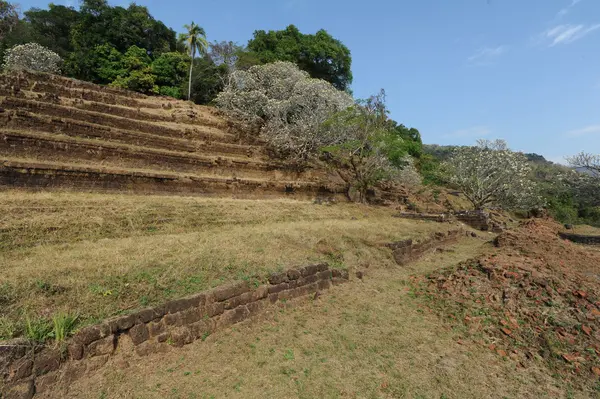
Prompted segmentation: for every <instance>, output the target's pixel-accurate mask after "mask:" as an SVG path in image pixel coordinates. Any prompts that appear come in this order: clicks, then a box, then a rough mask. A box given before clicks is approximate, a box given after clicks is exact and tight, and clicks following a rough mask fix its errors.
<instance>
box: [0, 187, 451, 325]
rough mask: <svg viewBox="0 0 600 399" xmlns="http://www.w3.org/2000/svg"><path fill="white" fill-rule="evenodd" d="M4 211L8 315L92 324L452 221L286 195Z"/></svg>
mask: <svg viewBox="0 0 600 399" xmlns="http://www.w3.org/2000/svg"><path fill="white" fill-rule="evenodd" d="M0 210H1V213H0V215H1V216H0V238H1V244H0V264H2V269H3V270H2V271H3V273H2V275H1V276H0V302H1V304H2V306H1V307H0V321H2V323H4V324H6V323H12V325H13V327H14V328H13V330H15V329H16V330H17V331H18V330H22V329H23V323H24V320H25V317H24V316H25V315H26V314H27V315H29V316H31V317H33V318H36V317H43V318H50V317H51V316H52V315H53V314H56V313H58V312H69V313H71V314H74V313H77V314H79V315H80V320H82V322H84V323H85V322H92V321H94V320H97V319H99V318H105V317H107V316H110V315H114V314H117V313H120V312H126V311H128V310H131V309H134V308H139V307H142V306H146V305H151V304H155V303H162V302H164V301H165V300H166V299H168V298H173V297H180V296H184V295H187V294H190V293H192V292H198V291H201V290H204V289H206V288H208V287H211V286H215V285H219V284H222V283H224V282H227V281H231V280H239V279H255V278H257V279H264V278H265V276H267V275H268V273H269V272H271V271H273V270H276V269H282V268H288V267H292V266H297V265H301V264H305V263H308V262H316V261H322V260H325V261H328V262H330V263H331V264H332V265H333V266H336V267H350V268H353V267H359V266H363V265H367V264H370V263H373V264H376V263H378V262H380V261H381V260H382V259H384V258H386V257H388V256H389V253H388V252H387V250H385V249H382V248H381V247H380V244H382V243H386V242H390V241H394V240H398V239H402V238H408V237H419V236H423V235H426V234H429V233H430V232H432V231H438V230H440V229H447V228H450V225H440V224H436V223H425V222H414V221H407V220H401V219H396V218H392V217H391V214H392V213H393V211H392V210H388V209H384V208H374V207H367V206H362V205H356V204H339V205H331V206H328V205H316V204H313V203H310V202H299V201H289V200H269V201H250V200H229V199H207V198H194V197H160V196H126V195H95V194H73V193H44V194H42V193H39V194H34V193H26V192H20V191H9V192H4V193H1V194H0ZM7 330H9V329H8V328H7Z"/></svg>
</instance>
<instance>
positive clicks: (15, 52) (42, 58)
mask: <svg viewBox="0 0 600 399" xmlns="http://www.w3.org/2000/svg"><path fill="white" fill-rule="evenodd" d="M62 62H63V61H62V58H60V56H59V55H58V54H56V53H55V52H54V51H52V50H49V49H47V48H46V47H44V46H42V45H40V44H37V43H27V44H20V45H17V46H14V47H12V48H10V49H9V50H7V51H6V55H5V56H4V63H3V67H4V69H7V70H23V69H25V70H30V71H39V72H49V73H55V74H59V73H60V67H61V65H62Z"/></svg>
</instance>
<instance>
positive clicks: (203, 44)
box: [179, 22, 208, 100]
mask: <svg viewBox="0 0 600 399" xmlns="http://www.w3.org/2000/svg"><path fill="white" fill-rule="evenodd" d="M184 28H185V29H186V30H187V33H182V34H180V35H179V40H180V42H181V43H183V44H184V45H185V47H186V49H187V50H188V51H189V52H190V57H192V62H191V64H190V81H189V85H188V100H189V99H190V98H191V96H192V70H193V68H194V58H196V51H198V54H206V50H207V49H208V41H207V40H206V32H205V31H204V28H203V27H201V26H198V25H196V24H195V23H193V22H192V23H191V25H184Z"/></svg>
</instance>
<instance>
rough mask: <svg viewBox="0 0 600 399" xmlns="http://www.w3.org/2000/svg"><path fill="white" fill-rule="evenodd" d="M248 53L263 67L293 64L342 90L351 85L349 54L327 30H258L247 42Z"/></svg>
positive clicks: (289, 28)
mask: <svg viewBox="0 0 600 399" xmlns="http://www.w3.org/2000/svg"><path fill="white" fill-rule="evenodd" d="M248 51H249V52H250V53H251V54H252V55H253V57H254V58H255V59H257V60H258V61H260V62H261V63H271V62H275V61H289V62H293V63H295V64H296V65H298V67H300V69H302V70H304V71H306V72H308V73H309V74H310V76H311V77H313V78H317V79H323V80H326V81H328V82H329V83H331V84H332V85H333V86H335V87H336V88H337V89H339V90H347V89H349V87H350V84H351V83H352V71H351V65H352V57H351V55H350V50H349V49H348V48H347V47H346V46H345V45H344V44H343V43H342V42H340V41H339V40H337V39H334V38H333V37H332V36H331V35H330V34H329V33H327V32H326V31H325V30H320V31H318V32H317V33H316V34H314V35H310V34H309V35H305V34H302V33H301V32H300V31H299V30H298V28H296V27H295V26H294V25H290V26H288V27H287V28H286V29H285V30H281V31H269V32H265V31H264V30H258V31H255V32H254V37H253V38H252V39H251V40H250V41H249V42H248Z"/></svg>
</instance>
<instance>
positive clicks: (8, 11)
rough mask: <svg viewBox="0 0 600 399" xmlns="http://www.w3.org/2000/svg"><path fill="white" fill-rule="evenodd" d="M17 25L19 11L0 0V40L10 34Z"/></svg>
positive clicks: (12, 5)
mask: <svg viewBox="0 0 600 399" xmlns="http://www.w3.org/2000/svg"><path fill="white" fill-rule="evenodd" d="M18 23H19V10H18V9H17V6H15V5H14V4H11V3H9V2H8V1H4V0H0V40H2V39H4V37H5V36H6V35H7V34H8V33H10V32H12V30H13V29H14V28H15V26H17V24H18Z"/></svg>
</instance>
